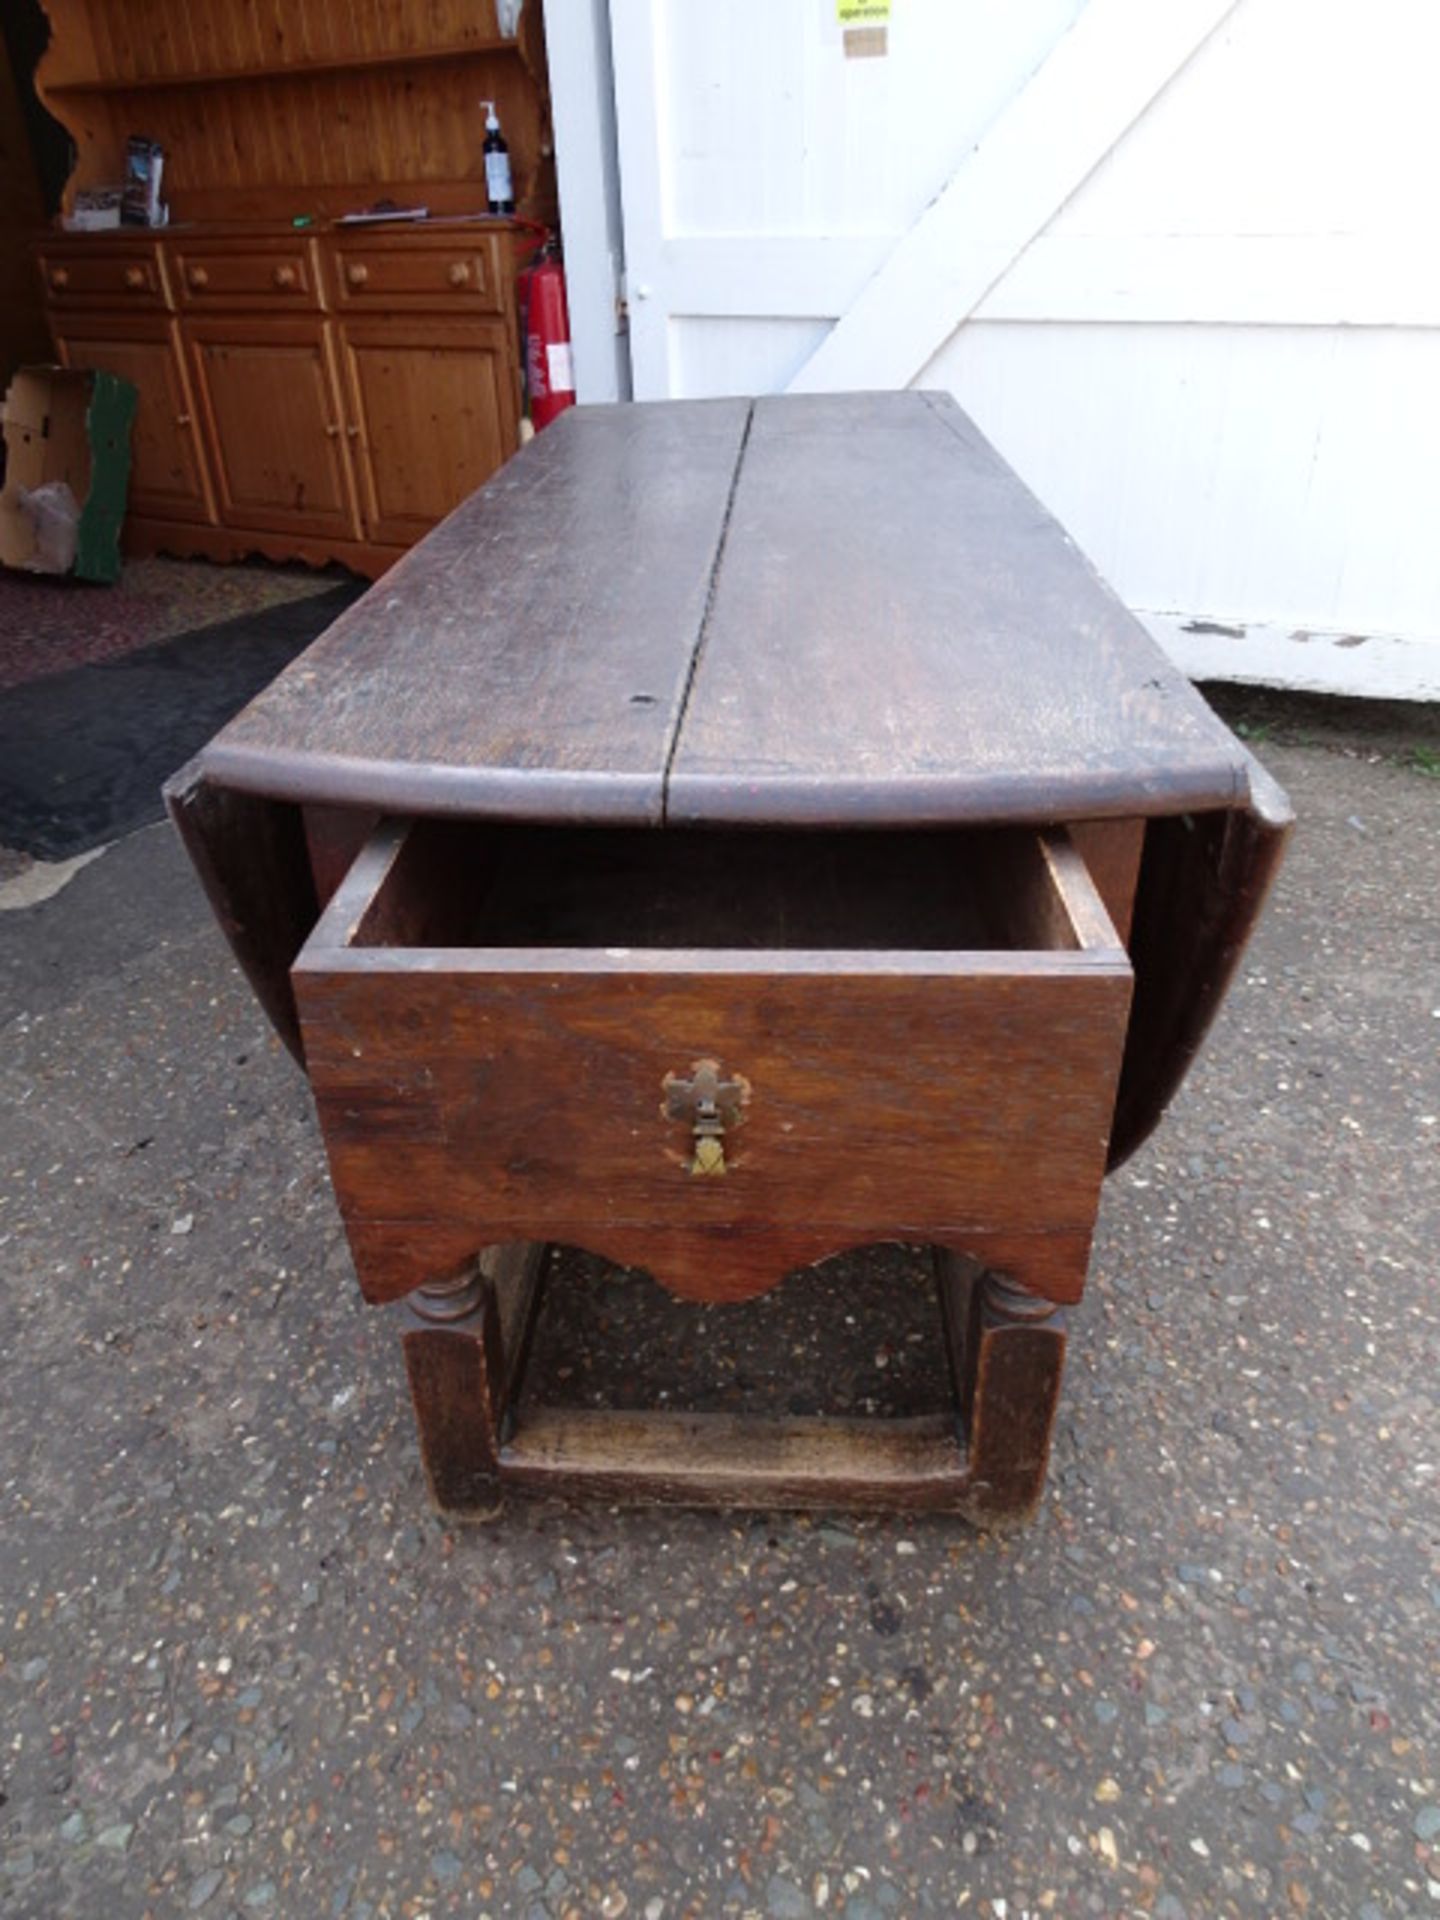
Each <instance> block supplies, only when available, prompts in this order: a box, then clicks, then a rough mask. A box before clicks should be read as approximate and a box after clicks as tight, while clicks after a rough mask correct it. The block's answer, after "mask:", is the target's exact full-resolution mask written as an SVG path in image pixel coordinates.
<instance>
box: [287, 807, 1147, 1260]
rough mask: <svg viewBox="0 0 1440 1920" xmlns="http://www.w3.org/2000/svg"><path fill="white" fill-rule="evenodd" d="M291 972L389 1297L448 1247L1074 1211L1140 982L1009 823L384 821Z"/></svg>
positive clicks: (1022, 1218)
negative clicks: (735, 826) (592, 825)
mask: <svg viewBox="0 0 1440 1920" xmlns="http://www.w3.org/2000/svg"><path fill="white" fill-rule="evenodd" d="M293 979H294V985H295V989H296V994H297V999H298V1003H299V1010H300V1017H301V1023H302V1028H303V1033H304V1043H305V1059H306V1065H307V1069H308V1071H309V1074H310V1077H311V1080H312V1083H313V1085H314V1089H315V1094H316V1099H317V1103H318V1106H319V1112H320V1118H321V1124H322V1127H323V1129H324V1133H325V1139H326V1143H327V1146H328V1149H329V1153H330V1162H331V1169H332V1173H333V1176H334V1182H335V1189H336V1193H337V1195H338V1197H339V1200H340V1205H341V1209H342V1211H343V1213H344V1216H345V1220H346V1224H347V1227H348V1228H349V1230H350V1233H351V1238H352V1243H353V1244H354V1246H355V1249H356V1256H357V1265H359V1267H360V1277H361V1282H362V1285H367V1290H369V1291H371V1292H372V1295H373V1296H374V1297H387V1296H388V1294H389V1293H391V1292H395V1291H403V1290H404V1289H405V1287H406V1286H407V1285H409V1286H414V1285H418V1284H420V1283H421V1281H423V1280H424V1279H425V1278H426V1277H427V1276H426V1273H425V1271H424V1268H423V1266H422V1264H421V1263H422V1262H425V1261H428V1262H430V1263H431V1267H430V1272H431V1274H432V1275H433V1272H434V1271H435V1268H434V1264H433V1263H434V1261H435V1258H436V1252H437V1248H438V1249H440V1250H442V1251H445V1252H448V1253H449V1254H450V1255H453V1257H455V1258H456V1259H460V1258H462V1257H463V1256H464V1254H465V1252H466V1251H467V1250H468V1251H473V1250H474V1249H475V1248H478V1247H480V1246H482V1245H487V1244H490V1243H493V1242H500V1241H506V1240H526V1239H550V1240H568V1241H571V1242H573V1243H574V1244H577V1245H581V1246H584V1247H587V1248H588V1249H589V1250H590V1251H592V1252H595V1253H598V1254H601V1255H606V1256H608V1257H611V1258H616V1259H620V1260H630V1259H632V1258H638V1259H640V1260H641V1261H642V1262H644V1258H645V1256H644V1251H643V1250H644V1247H645V1245H646V1241H645V1237H644V1236H645V1234H646V1233H647V1232H648V1233H650V1234H652V1235H653V1236H656V1238H655V1245H656V1246H657V1247H659V1246H661V1245H662V1244H663V1246H664V1248H665V1249H666V1250H667V1257H668V1255H669V1254H673V1253H674V1251H675V1249H676V1248H677V1247H682V1249H683V1243H684V1242H685V1240H686V1236H687V1235H689V1236H690V1237H691V1241H692V1243H693V1244H692V1245H691V1246H690V1247H689V1248H688V1250H686V1251H685V1257H686V1258H691V1257H696V1258H698V1257H701V1255H700V1254H699V1252H698V1250H699V1249H701V1248H702V1247H710V1248H712V1249H713V1248H715V1247H718V1248H719V1249H720V1252H719V1255H718V1257H720V1258H722V1259H723V1254H724V1245H725V1239H726V1236H727V1235H729V1236H740V1237H743V1236H745V1235H746V1234H749V1233H753V1232H754V1231H755V1230H757V1229H759V1228H762V1227H763V1228H766V1229H769V1230H785V1229H787V1228H788V1229H796V1230H798V1229H804V1230H805V1232H806V1233H807V1234H809V1235H810V1237H811V1239H812V1240H813V1241H815V1242H816V1243H817V1244H824V1245H825V1246H826V1248H827V1250H830V1251H839V1250H841V1249H843V1248H844V1247H846V1246H848V1245H852V1244H854V1243H856V1242H857V1241H860V1240H889V1239H900V1240H926V1239H935V1240H946V1239H948V1240H950V1241H951V1242H954V1241H955V1240H956V1238H957V1236H960V1237H962V1238H963V1235H964V1234H965V1232H966V1230H967V1229H969V1228H972V1227H976V1228H980V1227H982V1226H983V1230H985V1231H989V1232H996V1231H1005V1230H1010V1229H1012V1228H1013V1229H1014V1230H1016V1231H1020V1230H1023V1229H1025V1228H1028V1227H1030V1226H1032V1225H1033V1221H1034V1214H1035V1196H1036V1194H1037V1193H1042V1194H1043V1196H1044V1219H1045V1221H1046V1224H1047V1230H1053V1231H1056V1232H1072V1231H1073V1232H1079V1233H1081V1234H1083V1235H1086V1236H1088V1232H1089V1226H1090V1223H1091V1221H1092V1220H1093V1217H1094V1209H1095V1204H1096V1198H1097V1194H1098V1189H1099V1184H1100V1179H1101V1175H1102V1172H1103V1168H1104V1162H1105V1149H1106V1142H1107V1139H1108V1135H1109V1125H1110V1114H1111V1108H1112V1104H1113V1100H1114V1093H1115V1081H1116V1075H1117V1072H1118V1068H1119V1062H1120V1054H1121V1048H1122V1045H1123V1040H1124V1034H1125V1027H1126V1019H1127V1014H1128V1008H1129V997H1130V968H1129V964H1128V961H1127V959H1126V956H1125V953H1124V951H1123V949H1122V948H1121V946H1120V943H1119V940H1118V938H1117V936H1116V935H1115V932H1114V929H1113V927H1112V926H1111V924H1110V922H1109V920H1108V918H1107V916H1106V914H1105V910H1104V908H1103V906H1102V905H1101V903H1100V900H1099V897H1098V895H1097V893H1096V891H1095V889H1094V887H1093V885H1092V884H1091V882H1090V878H1089V875H1088V873H1087V871H1086V868H1085V866H1084V863H1083V861H1082V860H1081V859H1080V857H1079V855H1078V854H1077V853H1076V852H1075V850H1074V848H1073V846H1072V845H1071V843H1070V842H1069V840H1068V839H1067V837H1066V836H1065V835H1064V834H1063V832H1056V833H1053V834H1046V835H1040V834H1037V833H1034V832H1031V831H1025V830H1019V829H1015V830H1001V831H992V832H984V833H979V832H970V833H941V832H928V833H901V834H891V833H863V832H849V833H783V832H752V833H743V832H742V833H726V832H712V831H705V832H693V833H687V832H684V831H681V830H673V831H672V830H668V829H662V830H655V829H644V828H641V829H631V830H623V831H611V830H601V829H564V828H553V827H550V828H533V829H527V828H523V827H516V826H507V827H504V828H495V829H493V830H488V831H487V830H486V829H484V828H481V827H477V826H473V825H464V826H462V825H455V824H446V823H438V822H426V823H417V824H415V825H414V826H410V827H407V826H405V825H404V824H390V825H387V826H385V827H382V828H381V829H380V830H379V831H378V832H377V834H376V836H375V838H374V839H373V840H372V841H371V842H370V844H369V845H368V846H367V848H366V849H365V851H364V852H362V853H361V854H360V856H359V857H358V859H357V860H356V863H355V865H354V867H353V868H352V869H351V872H350V874H349V875H348V876H347V878H346V880H345V882H344V883H343V884H342V885H341V887H340V889H339V891H338V892H337V893H336V895H335V897H334V899H333V900H332V902H331V904H330V907H329V908H328V909H327V911H326V913H325V915H324V916H323V918H322V919H321V921H320V923H319V925H318V926H317V927H316V930H315V932H314V934H313V936H312V938H311V940H310V942H309V943H308V945H307V946H306V948H305V950H304V951H303V953H302V954H301V956H300V958H299V960H298V961H297V962H296V965H295V968H294V973H293ZM1020 1166H1024V1167H1025V1168H1026V1176H1025V1178H1024V1179H1023V1180H1022V1179H1018V1178H1017V1176H1016V1169H1017V1167H1020ZM382 1243H383V1246H384V1248H385V1258H384V1261H383V1263H382V1264H383V1272H384V1278H383V1279H382V1280H380V1281H377V1280H376V1279H375V1272H376V1271H378V1270H379V1269H374V1268H373V1263H372V1262H371V1260H370V1258H369V1255H370V1252H371V1250H372V1249H373V1248H374V1247H375V1246H376V1245H377V1244H382ZM637 1246H639V1247H640V1248H641V1252H640V1253H639V1254H636V1253H635V1252H634V1249H635V1248H636V1247H637ZM412 1250H413V1263H414V1264H413V1272H412V1268H411V1264H410V1262H411V1259H412ZM362 1256H363V1257H362ZM704 1257H706V1258H708V1257H710V1256H709V1255H705V1256H704ZM367 1267H372V1271H370V1272H369V1273H367ZM658 1270H659V1268H658V1263H657V1271H658ZM660 1277H661V1278H662V1279H663V1278H667V1277H668V1276H667V1275H666V1274H665V1273H663V1272H661V1273H660ZM775 1277H777V1278H778V1275H777V1276H775ZM677 1290H684V1289H683V1287H678V1288H677Z"/></svg>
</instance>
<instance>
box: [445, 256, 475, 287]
mask: <svg viewBox="0 0 1440 1920" xmlns="http://www.w3.org/2000/svg"><path fill="white" fill-rule="evenodd" d="M446 278H447V279H448V280H449V282H450V284H451V286H452V287H468V286H469V284H470V263H469V261H468V260H452V261H451V262H450V271H449V273H448V274H447V275H446Z"/></svg>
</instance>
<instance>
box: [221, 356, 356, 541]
mask: <svg viewBox="0 0 1440 1920" xmlns="http://www.w3.org/2000/svg"><path fill="white" fill-rule="evenodd" d="M183 324H184V331H185V339H186V342H187V344H188V346H189V349H190V365H191V369H192V372H193V374H194V377H195V385H196V390H197V393H198V395H199V398H200V403H201V406H202V408H203V410H204V416H205V423H206V430H207V437H208V442H209V447H210V454H211V459H212V461H213V464H214V469H215V486H216V492H217V494H218V496H219V502H220V518H221V521H222V522H223V523H224V525H226V526H227V527H236V528H241V529H245V530H254V531H267V532H275V533H296V534H315V535H320V536H322V537H328V538H330V539H337V540H353V539H355V538H356V537H357V536H358V534H359V531H360V528H359V522H358V519H357V517H356V512H355V496H354V487H353V483H352V480H351V476H350V462H349V458H348V456H347V454H346V451H345V433H344V428H343V426H342V424H341V418H340V396H339V392H338V390H337V387H336V381H335V369H334V365H333V358H332V353H331V347H330V338H329V331H328V328H327V327H326V324H325V322H324V321H323V320H308V319H307V320H297V319H284V320H186V321H185V322H184V323H183Z"/></svg>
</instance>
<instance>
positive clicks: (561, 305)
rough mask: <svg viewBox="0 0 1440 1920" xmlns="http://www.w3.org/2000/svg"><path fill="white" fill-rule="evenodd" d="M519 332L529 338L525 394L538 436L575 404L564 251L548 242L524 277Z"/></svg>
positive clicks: (551, 241) (524, 273) (526, 340)
mask: <svg viewBox="0 0 1440 1920" xmlns="http://www.w3.org/2000/svg"><path fill="white" fill-rule="evenodd" d="M519 288H520V327H521V331H522V333H523V335H524V338H525V395H526V399H527V401H528V402H529V410H530V418H531V419H532V420H533V421H534V423H535V429H536V431H537V432H538V431H539V430H540V428H541V427H548V426H549V424H550V422H551V421H552V420H553V419H555V418H556V416H557V415H558V414H561V413H563V412H564V411H565V409H566V407H573V406H574V404H575V373H574V369H573V367H572V365H571V360H570V313H569V309H568V308H567V306H566V304H565V269H564V268H563V267H562V266H561V264H560V251H559V248H558V247H557V246H556V244H555V242H554V241H553V240H547V241H546V242H545V244H544V246H543V247H541V249H540V251H539V252H538V253H537V254H536V255H535V258H534V259H533V260H532V261H531V263H530V265H529V266H528V267H526V268H525V269H524V271H523V272H522V273H521V274H520V275H519Z"/></svg>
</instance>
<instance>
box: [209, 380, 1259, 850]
mask: <svg viewBox="0 0 1440 1920" xmlns="http://www.w3.org/2000/svg"><path fill="white" fill-rule="evenodd" d="M1247 765H1248V762H1247V756H1246V755H1245V754H1244V752H1243V749H1241V748H1240V746H1239V743H1238V742H1236V741H1235V740H1234V739H1233V737H1232V736H1231V735H1230V733H1229V732H1228V730H1227V729H1226V728H1225V727H1224V726H1223V725H1222V723H1221V722H1220V721H1219V720H1218V719H1217V718H1216V717H1215V716H1214V715H1213V714H1212V713H1211V711H1210V710H1209V708H1208V707H1207V706H1206V705H1205V703H1204V702H1203V700H1201V699H1200V697H1199V695H1198V694H1196V693H1195V692H1194V690H1193V689H1192V688H1191V687H1190V686H1189V684H1188V683H1187V682H1186V681H1185V679H1184V678H1183V676H1182V675H1180V674H1179V673H1178V672H1177V671H1176V670H1175V668H1173V667H1172V666H1171V665H1170V664H1169V662H1168V661H1167V660H1166V658H1165V656H1164V655H1163V654H1162V653H1161V651H1160V650H1159V648H1158V647H1157V646H1156V645H1155V643H1154V642H1153V641H1152V640H1151V639H1150V638H1149V636H1148V635H1147V634H1146V632H1145V631H1144V629H1143V628H1142V627H1141V626H1140V624H1139V622H1138V621H1137V620H1136V619H1135V618H1134V617H1133V616H1132V615H1131V614H1130V613H1128V612H1127V611H1126V609H1125V608H1124V607H1123V606H1122V605H1121V603H1120V602H1119V600H1118V599H1117V598H1116V597H1115V595H1114V594H1113V593H1112V592H1111V591H1110V590H1109V588H1107V587H1106V586H1105V584H1104V583H1103V582H1102V581H1101V580H1100V579H1099V577H1098V576H1097V574H1096V573H1095V571H1094V569H1093V568H1092V567H1091V566H1090V564H1089V563H1088V561H1087V560H1086V559H1085V558H1084V556H1083V555H1082V554H1081V553H1080V552H1079V551H1078V550H1077V548H1076V547H1075V545H1074V543H1073V542H1072V541H1071V540H1070V539H1069V537H1068V536H1067V535H1066V533H1065V532H1064V530H1063V529H1062V528H1061V527H1060V526H1059V525H1058V524H1057V522H1056V521H1055V520H1054V519H1053V517H1052V516H1051V515H1050V514H1048V513H1047V512H1046V510H1045V509H1044V508H1043V507H1042V506H1041V505H1040V503H1039V502H1038V501H1037V500H1036V499H1035V497H1034V496H1033V495H1032V494H1031V493H1030V492H1029V491H1028V490H1027V488H1026V487H1025V486H1024V485H1023V484H1022V483H1021V481H1020V480H1019V479H1018V478H1017V476H1016V475H1015V474H1014V473H1013V472H1012V471H1011V469H1010V468H1009V467H1008V466H1007V465H1006V464H1005V462H1004V461H1003V460H1002V459H1001V458H1000V456H999V455H998V454H997V453H996V452H995V451H994V449H993V448H992V447H991V446H990V445H989V444H988V443H987V442H986V440H985V439H984V438H983V436H982V435H981V434H980V433H979V431H978V430H977V429H976V428H975V426H974V425H973V424H972V423H971V422H970V420H969V419H968V418H967V417H966V416H965V414H963V413H962V412H961V411H960V409H959V408H958V407H957V406H956V405H955V403H954V402H953V401H952V400H951V399H949V397H948V396H943V395H936V394H928V393H915V392H904V393H890V394H845V395H813V396H812V395H796V396H788V395H787V396H777V397H775V398H769V399H761V400H756V401H748V400H707V401H667V402H663V403H657V404H651V405H642V406H630V407H595V408H589V407H577V408H574V409H572V410H570V411H569V412H568V413H567V414H565V415H564V416H563V417H562V419H561V420H560V421H559V422H557V423H556V424H555V425H554V426H552V427H551V428H549V429H548V430H547V431H546V432H545V433H543V434H541V435H540V436H539V437H538V438H537V439H536V440H535V442H534V443H533V444H532V445H531V446H530V447H528V448H527V449H526V450H525V451H524V452H522V453H521V454H520V455H519V456H517V457H516V458H515V459H514V460H512V461H511V462H510V463H509V465H508V466H506V467H505V468H503V469H502V471H501V472H500V473H499V474H498V475H497V476H496V477H495V479H494V480H492V481H491V483H490V484H489V485H488V486H487V487H485V488H484V489H483V490H482V491H481V492H480V493H478V494H476V495H474V496H473V497H472V498H471V499H470V500H468V501H467V502H465V504H464V505H463V506H461V507H460V508H459V509H458V510H457V511H456V512H455V513H454V514H452V515H451V516H450V518H449V519H447V520H446V521H445V522H444V523H443V524H442V525H441V526H439V527H437V528H436V529H435V531H434V532H433V533H432V534H430V535H429V537H428V538H427V539H425V540H424V541H422V542H421V543H420V545H419V546H417V547H416V548H414V549H413V550H412V551H411V553H409V554H408V555H407V556H406V557H405V559H404V560H402V561H401V562H400V563H399V564H398V565H397V566H396V567H394V568H393V569H392V570H391V571H390V572H389V573H388V574H386V575H385V576H384V578H383V579H381V580H380V581H379V582H377V584H376V585H375V586H374V587H373V588H372V589H371V591H370V592H369V593H367V594H366V595H365V597H364V598H363V599H362V600H360V601H358V602H357V603H356V605H355V606H354V607H353V608H351V609H350V610H349V611H348V612H347V613H345V614H344V615H342V616H341V618H340V619H339V620H338V621H337V622H336V624H335V625H334V626H333V627H331V628H330V630H329V631H328V632H327V633H326V634H324V635H323V636H322V637H321V638H320V639H319V640H318V641H317V642H316V643H315V644H314V645H313V646H312V647H311V648H310V649H309V650H308V651H307V652H306V653H305V654H304V655H303V656H301V658H300V659H299V660H297V661H296V662H295V663H294V664H293V665H292V666H291V667H290V668H289V669H288V670H287V671H286V672H285V673H283V674H282V675H281V676H280V678H279V679H278V680H277V681H275V682H274V683H273V684H272V685H271V686H270V687H269V688H268V689H267V690H266V691H265V692H264V693H262V694H261V695H260V697H259V698H258V699H257V700H256V701H254V702H253V703H252V704H251V705H250V706H249V707H248V708H247V709H246V710H245V712H244V713H242V714H241V715H240V716H239V717H238V718H237V719H236V720H235V721H234V722H232V724H231V725H230V726H229V727H227V728H226V729H225V731H224V732H223V733H222V734H220V735H219V736H218V738H217V739H216V740H215V741H214V742H212V744H211V745H210V747H208V748H207V749H206V751H205V753H204V754H203V755H202V756H201V769H202V771H203V773H204V774H205V775H206V776H207V777H208V778H210V779H212V780H213V781H215V782H217V783H220V784H223V785H225V786H228V787H231V788H237V789H240V790H243V791H249V792H253V793H261V794H264V795H267V796H269V797H272V798H275V799H285V800H316V801H328V802H337V803H342V804H344V803H352V804H356V805H364V806H368V807H375V808H382V809H390V810H399V811H411V812H423V813H458V814H462V815H474V816H476V817H490V818H496V817H509V818H515V819H528V820H544V819H565V820H571V821H585V820H594V821H631V822H635V823H642V822H648V823H652V824H658V823H660V822H662V821H669V822H673V823H675V824H688V825H703V824H707V823H712V822H718V821H729V822H748V823H750V824H754V825H764V824H774V825H780V824H786V823H806V824H815V825H825V824H836V825H839V824H858V823H865V824H873V825H884V824H889V823H894V824H902V823H904V824H915V823H935V824H940V823H944V822H949V821H955V822H963V821H978V820H994V821H1000V820H1041V819H1056V818H1070V819H1077V818H1082V817H1087V816H1088V817H1099V816H1104V815H1115V814H1137V813H1143V814H1149V815H1164V814H1173V813H1179V812H1183V811H1186V810H1189V809H1192V808H1198V807H1220V808H1229V807H1235V806H1243V805H1244V804H1245V803H1246V798H1247V794H1248V776H1247Z"/></svg>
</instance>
